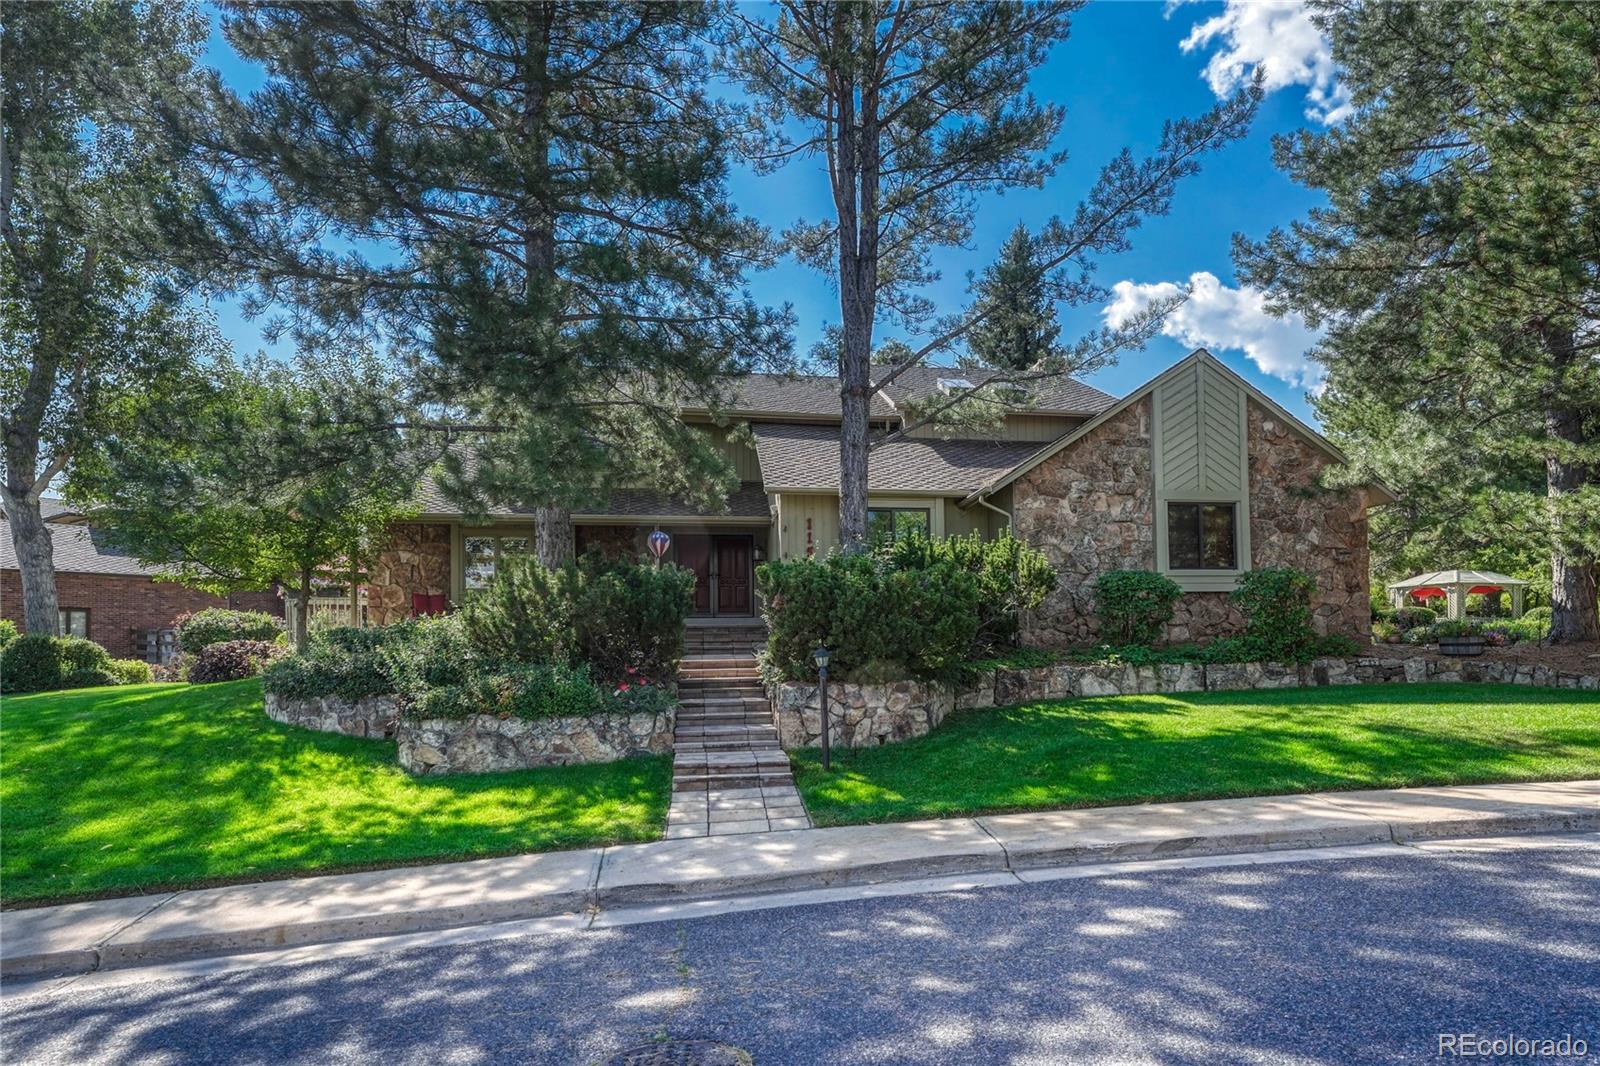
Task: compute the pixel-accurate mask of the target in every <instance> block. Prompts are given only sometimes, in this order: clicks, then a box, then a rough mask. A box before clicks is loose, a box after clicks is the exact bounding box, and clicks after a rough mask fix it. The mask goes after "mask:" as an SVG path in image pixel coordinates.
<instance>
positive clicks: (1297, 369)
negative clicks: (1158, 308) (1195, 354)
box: [1100, 270, 1323, 391]
mask: <svg viewBox="0 0 1600 1066" xmlns="http://www.w3.org/2000/svg"><path fill="white" fill-rule="evenodd" d="M1189 288H1190V295H1189V298H1188V299H1187V300H1185V301H1184V302H1183V303H1181V304H1179V305H1178V307H1177V308H1176V309H1175V310H1174V311H1172V312H1171V313H1170V314H1169V315H1167V317H1166V318H1165V319H1164V320H1163V321H1162V324H1161V332H1162V333H1164V334H1165V335H1166V336H1168V337H1172V338H1173V339H1175V340H1177V341H1179V342H1180V343H1183V344H1186V345H1189V346H1191V347H1195V348H1210V349H1231V350H1233V351H1241V352H1243V353H1244V354H1245V355H1246V356H1247V357H1248V358H1249V359H1250V361H1251V362H1252V363H1254V364H1255V365H1256V366H1257V367H1259V368H1260V369H1261V371H1262V373H1265V374H1271V375H1272V376H1273V377H1276V378H1282V379H1283V380H1284V381H1287V382H1289V383H1290V384H1291V385H1301V386H1304V387H1306V388H1310V389H1312V390H1314V391H1315V390H1318V389H1320V386H1321V384H1322V375H1323V371H1322V367H1321V365H1320V364H1318V363H1315V362H1313V361H1312V360H1311V358H1310V357H1309V356H1308V354H1307V353H1308V352H1310V350H1311V348H1312V347H1313V346H1315V345H1316V343H1317V341H1318V340H1319V339H1320V337H1319V335H1318V334H1317V332H1316V331H1315V330H1312V329H1311V328H1310V327H1308V326H1307V325H1306V323H1305V320H1304V319H1303V318H1301V317H1300V316H1299V315H1297V314H1295V313H1293V312H1290V313H1289V314H1288V315H1285V316H1284V317H1282V318H1278V317H1276V316H1274V315H1273V314H1271V313H1270V312H1269V311H1268V310H1267V309H1266V298H1265V297H1264V296H1263V295H1262V293H1261V292H1260V291H1259V290H1257V289H1252V288H1249V287H1240V288H1237V289H1230V288H1228V286H1226V285H1224V284H1222V282H1221V281H1219V280H1217V277H1216V275H1215V274H1211V273H1208V272H1206V271H1204V270H1202V271H1198V272H1196V273H1194V274H1191V275H1189ZM1111 292H1112V297H1113V298H1112V301H1111V302H1110V303H1109V304H1107V305H1106V306H1105V308H1104V309H1103V310H1102V311H1101V312H1100V313H1101V315H1102V316H1103V317H1104V318H1105V320H1106V324H1107V325H1108V326H1110V327H1112V328H1113V329H1119V328H1121V327H1122V326H1123V325H1124V324H1125V323H1126V322H1127V321H1128V320H1129V319H1130V318H1132V317H1133V315H1134V314H1135V313H1136V312H1138V311H1139V310H1141V309H1143V308H1145V307H1147V306H1149V305H1150V304H1151V303H1153V302H1155V301H1157V300H1162V299H1170V298H1172V297H1174V296H1177V295H1179V294H1180V293H1181V292H1183V286H1181V285H1178V284H1176V283H1175V282H1171V281H1158V282H1154V283H1152V284H1148V285H1143V284H1139V283H1136V282H1132V281H1119V282H1117V283H1116V284H1115V285H1113V286H1112V287H1111Z"/></svg>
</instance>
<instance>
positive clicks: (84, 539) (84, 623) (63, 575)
mask: <svg viewBox="0 0 1600 1066" xmlns="http://www.w3.org/2000/svg"><path fill="white" fill-rule="evenodd" d="M42 503H43V510H44V517H45V521H46V522H48V523H50V543H51V546H52V549H53V555H54V557H55V566H56V604H57V607H58V608H59V609H60V612H61V628H62V631H63V632H66V633H71V634H73V635H76V636H82V637H88V638H89V639H90V640H92V641H94V642H95V643H97V644H100V645H102V646H104V647H105V649H106V650H107V651H109V652H110V653H111V654H112V656H113V657H115V658H118V659H130V658H147V657H148V658H153V657H154V656H156V655H157V654H158V651H157V650H155V649H158V648H159V646H160V645H159V641H157V642H155V643H153V644H152V642H149V641H148V640H147V639H146V638H147V635H148V634H151V633H160V632H161V631H163V630H170V629H171V628H172V626H173V623H174V621H175V620H176V619H177V618H178V617H179V616H181V615H185V614H188V613H190V612H191V611H198V610H200V609H201V608H203V607H233V608H235V609H237V610H247V611H266V612H267V613H269V614H273V615H276V616H278V617H280V618H281V617H282V616H283V600H282V598H281V597H280V596H279V595H278V594H277V593H276V592H240V593H235V594H233V595H231V596H227V597H222V596H214V595H212V594H211V593H208V592H200V591H198V590H196V589H192V588H189V587H188V586H186V585H180V584H178V583H177V582H175V581H158V580H156V577H157V574H158V573H159V570H158V568H156V567H151V566H146V565H145V564H143V563H141V562H139V560H137V559H135V558H133V557H132V556H130V555H127V554H125V553H123V552H121V551H119V550H117V549H115V548H113V547H111V546H110V545H109V544H107V543H106V539H105V537H104V535H103V534H101V533H100V532H98V531H96V530H95V529H93V528H92V527H90V526H87V525H84V524H83V519H82V516H81V515H79V514H78V513H77V512H75V511H73V510H71V509H70V508H69V507H67V506H66V505H65V504H63V503H62V502H61V501H60V500H51V499H47V500H44V501H42ZM3 521H4V514H3V512H0V522H3ZM0 617H5V618H9V619H10V620H11V621H13V622H15V623H16V624H17V626H18V628H21V626H22V575H21V572H20V571H19V570H18V569H17V557H16V553H15V551H14V550H13V548H12V545H11V534H10V532H9V531H7V530H6V529H5V527H4V525H0Z"/></svg>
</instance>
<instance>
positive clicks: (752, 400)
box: [724, 366, 1117, 418]
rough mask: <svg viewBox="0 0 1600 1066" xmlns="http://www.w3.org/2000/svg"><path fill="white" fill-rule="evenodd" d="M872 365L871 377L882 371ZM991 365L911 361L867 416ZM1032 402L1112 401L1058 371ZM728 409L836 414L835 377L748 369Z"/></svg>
mask: <svg viewBox="0 0 1600 1066" xmlns="http://www.w3.org/2000/svg"><path fill="white" fill-rule="evenodd" d="M884 372H885V371H884V368H882V367H874V368H873V373H874V376H877V375H880V374H882V373H884ZM994 373H995V372H994V371H991V370H977V369H971V370H969V369H965V368H961V367H948V366H916V367H912V368H911V369H909V370H906V371H904V372H902V373H901V374H900V376H899V377H897V378H895V380H894V381H893V382H891V383H890V384H889V385H888V386H887V387H886V388H885V389H884V391H883V392H882V393H874V394H873V397H872V417H874V418H892V417H894V416H895V415H896V413H897V412H896V409H895V406H894V405H895V404H897V403H901V402H904V401H906V400H913V399H922V398H923V397H926V396H929V395H931V394H932V393H934V392H936V391H938V389H939V379H940V378H966V379H967V380H968V381H971V382H972V383H973V384H980V383H982V382H983V381H985V380H987V379H988V378H990V377H992V376H993V375H994ZM1029 389H1030V391H1031V392H1032V394H1033V396H1032V403H1031V404H1030V405H1029V406H1027V407H1025V408H1023V409H1024V410H1028V411H1036V412H1038V413H1040V414H1058V415H1095V414H1099V413H1100V412H1101V411H1104V410H1105V409H1106V408H1108V407H1110V406H1111V405H1112V404H1114V403H1116V402H1117V398H1116V397H1115V396H1112V395H1111V394H1109V393H1105V392H1101V391H1100V390H1099V389H1097V388H1094V387H1093V386H1092V385H1085V384H1084V383H1083V382H1081V381H1077V380H1075V379H1073V378H1069V377H1066V376H1062V377H1059V378H1054V379H1051V380H1048V381H1038V382H1034V383H1033V384H1032V385H1031V386H1029ZM724 410H725V412H726V413H727V414H733V415H737V414H754V415H763V414H764V415H794V416H796V417H808V418H838V417H839V381H838V379H837V378H835V377H833V376H831V375H811V374H803V375H796V376H792V377H791V376H785V375H779V374H750V375H749V376H747V377H744V378H740V379H739V380H738V381H737V382H736V383H735V384H734V386H733V392H732V395H731V396H730V397H729V399H728V401H727V402H726V404H725V405H724Z"/></svg>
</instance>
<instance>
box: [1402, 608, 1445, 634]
mask: <svg viewBox="0 0 1600 1066" xmlns="http://www.w3.org/2000/svg"><path fill="white" fill-rule="evenodd" d="M1390 620H1391V621H1392V622H1394V624H1395V627H1396V628H1398V629H1399V630H1400V631H1401V632H1404V631H1405V630H1408V629H1416V628H1417V627H1418V626H1431V625H1433V623H1435V622H1437V621H1438V620H1439V612H1438V611H1435V610H1434V609H1433V608H1432V607H1401V608H1399V609H1398V610H1396V611H1395V612H1394V617H1393V618H1392V619H1390Z"/></svg>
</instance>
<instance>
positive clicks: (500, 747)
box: [395, 709, 677, 775]
mask: <svg viewBox="0 0 1600 1066" xmlns="http://www.w3.org/2000/svg"><path fill="white" fill-rule="evenodd" d="M676 721H677V712H676V710H675V709H674V710H669V711H664V712H662V713H661V714H595V715H587V716H570V717H553V718H518V717H515V716H511V715H508V716H505V717H502V716H500V715H494V714H475V715H471V716H469V717H466V718H422V719H407V718H402V719H400V721H399V722H398V723H397V725H396V728H395V755H396V758H397V759H398V760H399V762H400V765H401V766H403V767H405V768H406V769H407V770H409V771H411V772H412V773H414V774H426V775H433V774H449V773H457V774H459V773H473V774H479V773H492V772H496V771H500V770H525V769H528V768H529V767H533V766H570V765H572V764H574V763H596V762H613V761H615V760H617V759H625V758H628V757H629V756H634V755H660V754H665V753H666V752H669V751H671V750H672V729H673V725H674V723H675V722H676Z"/></svg>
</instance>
